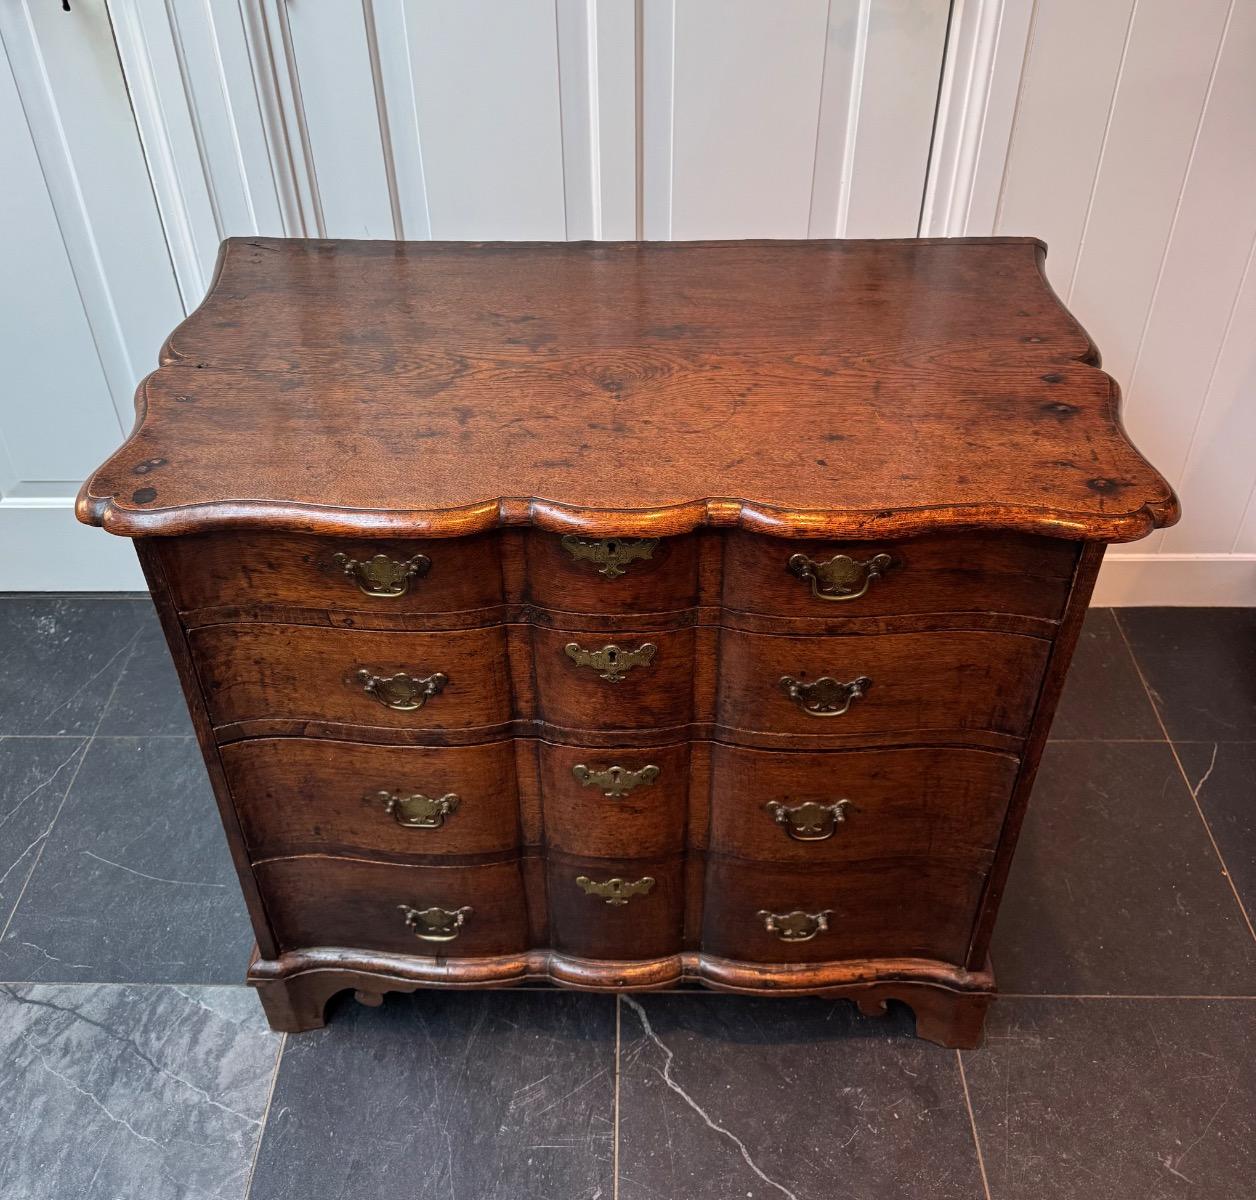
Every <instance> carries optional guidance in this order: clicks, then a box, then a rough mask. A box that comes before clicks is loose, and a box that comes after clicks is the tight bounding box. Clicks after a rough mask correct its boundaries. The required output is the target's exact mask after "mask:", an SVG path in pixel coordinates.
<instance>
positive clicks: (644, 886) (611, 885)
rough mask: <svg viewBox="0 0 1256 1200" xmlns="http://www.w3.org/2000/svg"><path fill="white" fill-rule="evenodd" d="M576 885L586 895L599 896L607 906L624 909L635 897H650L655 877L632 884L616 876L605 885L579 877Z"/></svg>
mask: <svg viewBox="0 0 1256 1200" xmlns="http://www.w3.org/2000/svg"><path fill="white" fill-rule="evenodd" d="M576 883H577V884H578V885H579V886H580V887H581V888H582V889H583V890H584V893H585V895H587V896H597V897H598V898H599V899H600V900H605V901H606V903H607V904H612V905H615V906H616V907H622V906H623V905H625V904H627V903H628V901H629V900H631V899H632V898H633V896H645V895H648V894H649V892H650V891H651V889H652V888H653V887H654V876H653V875H643V876H642V877H641V878H640V879H634V880H633V881H632V882H631V883H629V881H628V880H626V879H620V878H619V877H618V876H616V878H614V879H607V880H606V881H605V882H603V883H596V882H595V881H594V880H592V879H590V878H589V877H588V876H587V875H577V876H576Z"/></svg>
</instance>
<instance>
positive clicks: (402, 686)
mask: <svg viewBox="0 0 1256 1200" xmlns="http://www.w3.org/2000/svg"><path fill="white" fill-rule="evenodd" d="M353 678H354V679H355V680H356V681H357V682H358V683H359V684H360V685H361V687H362V691H363V692H365V693H366V695H368V696H370V697H372V698H373V699H375V700H378V701H379V702H380V703H381V704H382V705H383V706H384V707H385V708H393V709H396V710H397V711H398V712H413V711H414V710H415V709H416V708H422V707H423V706H424V705H425V704H426V703H427V702H428V701H429V700H430V699H431V698H432V697H433V696H437V695H439V694H440V693H441V692H442V691H444V689H445V684H447V683H448V682H449V677H448V676H447V675H442V674H441V673H440V672H439V671H437V672H436V673H435V674H434V675H407V674H406V673H405V671H398V672H397V673H396V674H395V675H376V674H375V672H374V671H371V670H368V669H367V668H366V667H361V668H360V669H359V670H357V671H355V672H354V675H353Z"/></svg>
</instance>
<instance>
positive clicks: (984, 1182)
mask: <svg viewBox="0 0 1256 1200" xmlns="http://www.w3.org/2000/svg"><path fill="white" fill-rule="evenodd" d="M955 1062H956V1063H957V1064H958V1066H959V1081H960V1083H961V1084H962V1085H963V1088H964V1107H965V1108H967V1109H968V1127H969V1129H971V1130H972V1135H973V1149H974V1150H976V1151H977V1169H978V1170H979V1171H980V1172H981V1190H982V1191H983V1192H984V1193H985V1200H991V1197H990V1180H989V1179H988V1178H987V1177H986V1157H985V1155H984V1154H982V1152H981V1137H980V1136H979V1135H978V1133H977V1115H976V1113H974V1112H973V1099H972V1096H971V1095H970V1094H969V1091H968V1075H967V1073H966V1072H965V1071H964V1055H963V1054H962V1053H961V1052H960V1051H959V1050H956V1051H955Z"/></svg>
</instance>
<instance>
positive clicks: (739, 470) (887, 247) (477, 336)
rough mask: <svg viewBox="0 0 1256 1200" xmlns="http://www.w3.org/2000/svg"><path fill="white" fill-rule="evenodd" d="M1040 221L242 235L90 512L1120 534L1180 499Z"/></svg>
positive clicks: (141, 529) (406, 522)
mask: <svg viewBox="0 0 1256 1200" xmlns="http://www.w3.org/2000/svg"><path fill="white" fill-rule="evenodd" d="M1042 256H1043V250H1042V247H1041V244H1040V243H1038V242H1036V241H1034V240H1032V239H981V240H945V241H943V240H939V241H899V242H834V241H829V242H825V241H807V242H779V241H777V242H716V243H552V244H551V243H499V244H470V243H438V242H412V243H394V242H327V241H306V240H284V239H267V238H250V239H232V240H230V241H228V242H226V243H225V244H224V246H223V250H222V254H221V257H220V261H219V267H218V271H217V273H216V275H215V278H214V282H213V285H212V286H211V288H210V293H209V295H208V297H207V298H206V300H205V302H204V304H203V305H202V306H201V307H200V309H198V310H197V311H196V312H195V313H193V314H192V316H190V317H189V318H188V319H187V320H186V321H185V322H183V324H182V325H180V326H179V328H178V329H177V330H175V332H174V333H173V334H172V336H171V337H170V339H169V341H168V342H167V344H166V346H165V348H164V350H163V352H162V357H161V361H162V366H161V368H160V369H159V370H158V371H157V372H155V373H154V374H153V375H150V376H149V377H148V379H146V380H145V381H144V383H143V384H142V385H141V387H140V390H139V394H138V397H137V409H138V412H139V414H140V417H139V421H138V423H137V427H136V430H135V431H134V432H133V434H132V435H131V437H130V439H129V440H128V441H127V442H126V444H125V445H123V447H122V448H121V449H120V450H119V451H118V452H117V453H116V454H115V455H114V456H113V457H112V458H111V459H110V460H109V461H108V462H107V463H106V464H105V465H104V466H103V467H101V469H100V470H99V471H98V472H97V473H96V474H95V475H94V476H93V477H92V478H91V479H90V480H88V482H87V483H86V484H85V485H84V487H83V490H82V492H81V494H80V496H79V504H78V514H79V517H80V519H81V520H84V521H87V522H90V523H95V524H99V525H103V526H104V527H105V528H106V529H108V530H110V531H112V532H114V533H119V534H125V535H129V536H142V535H147V534H173V533H186V532H194V531H200V530H209V529H221V528H226V527H240V526H250V525H253V526H265V527H266V528H270V529H286V530H289V531H297V530H307V531H313V532H319V533H333V534H357V535H363V534H368V535H369V534H378V535H381V536H383V535H391V536H410V535H415V536H451V535H454V534H465V533H471V532H474V531H478V530H483V529H488V528H491V527H493V526H496V525H499V524H529V523H530V524H535V525H538V526H541V527H544V528H549V529H554V530H563V531H575V532H585V533H589V534H594V535H606V534H612V533H613V534H618V535H622V536H633V535H644V534H656V535H657V534H674V533H680V532H684V531H687V530H689V529H692V528H694V527H695V526H698V525H702V524H713V525H741V526H744V527H747V528H751V529H757V530H760V531H763V532H768V533H773V534H777V535H781V536H813V537H833V538H872V537H886V536H890V535H899V534H910V533H919V532H925V531H928V530H934V529H941V528H956V527H961V526H972V525H981V526H986V527H994V528H1006V529H1017V530H1022V531H1025V532H1032V533H1045V534H1050V535H1053V536H1059V537H1068V538H1084V539H1093V540H1102V541H1124V540H1130V539H1134V538H1138V537H1141V536H1143V535H1145V534H1147V533H1149V532H1150V531H1151V530H1152V529H1153V528H1155V527H1157V526H1160V525H1166V524H1171V523H1172V522H1173V521H1174V520H1176V518H1177V512H1178V510H1177V501H1176V498H1175V497H1174V495H1173V492H1172V490H1171V489H1170V488H1169V486H1168V485H1167V484H1166V483H1165V481H1164V479H1163V478H1161V476H1160V475H1159V474H1158V473H1157V472H1156V471H1155V470H1154V469H1152V468H1151V467H1150V466H1149V465H1148V464H1147V462H1146V461H1145V460H1144V459H1143V458H1142V457H1141V456H1140V455H1139V454H1138V452H1137V451H1136V450H1135V449H1134V448H1133V447H1132V446H1131V445H1130V443H1129V442H1128V440H1127V439H1126V437H1125V435H1124V433H1123V431H1122V429H1121V426H1120V422H1119V418H1118V415H1117V408H1118V395H1117V389H1116V385H1115V383H1114V382H1113V381H1112V380H1111V379H1110V378H1109V377H1108V376H1107V375H1105V374H1103V373H1102V372H1101V371H1100V370H1098V369H1097V367H1096V366H1095V365H1094V364H1096V363H1097V361H1098V356H1097V353H1096V351H1095V348H1094V346H1093V345H1092V343H1091V342H1090V340H1089V339H1088V338H1087V336H1086V334H1085V333H1084V331H1083V330H1082V329H1081V328H1080V326H1079V325H1078V324H1077V322H1076V321H1075V320H1074V319H1073V318H1072V317H1071V316H1070V315H1069V314H1068V313H1067V312H1066V311H1065V309H1064V308H1063V307H1062V306H1061V304H1060V303H1059V302H1058V301H1057V299H1056V298H1055V296H1054V295H1053V294H1052V292H1051V291H1050V289H1049V287H1048V286H1047V284H1046V282H1045V280H1044V278H1043V276H1042V272H1041V260H1042Z"/></svg>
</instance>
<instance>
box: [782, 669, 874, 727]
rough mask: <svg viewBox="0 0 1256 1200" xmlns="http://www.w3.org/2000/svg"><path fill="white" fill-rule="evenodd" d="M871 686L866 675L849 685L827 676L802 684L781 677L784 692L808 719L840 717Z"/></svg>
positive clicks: (792, 678)
mask: <svg viewBox="0 0 1256 1200" xmlns="http://www.w3.org/2000/svg"><path fill="white" fill-rule="evenodd" d="M871 686H872V680H871V679H869V678H868V676H867V675H860V676H859V678H858V679H852V680H851V681H850V682H849V683H839V682H838V681H837V680H836V679H830V678H829V677H828V676H827V675H823V676H821V677H820V678H819V679H817V680H816V681H815V682H814V683H803V682H802V681H801V680H799V679H795V678H794V677H793V676H792V675H782V676H781V690H782V691H783V692H784V693H785V695H787V696H788V697H789V698H790V699H791V700H792V701H793V702H794V703H795V704H797V705H798V707H799V708H801V709H802V711H803V712H805V713H806V714H807V716H809V717H840V716H841V715H842V714H843V713H844V712H845V711H846V710H847V709H848V708H850V706H851V705H852V704H854V702H855V701H856V700H859V699H860V698H861V697H862V696H863V695H864V694H865V693H866V692H867V690H868V689H869V688H870V687H871Z"/></svg>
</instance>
